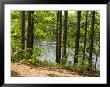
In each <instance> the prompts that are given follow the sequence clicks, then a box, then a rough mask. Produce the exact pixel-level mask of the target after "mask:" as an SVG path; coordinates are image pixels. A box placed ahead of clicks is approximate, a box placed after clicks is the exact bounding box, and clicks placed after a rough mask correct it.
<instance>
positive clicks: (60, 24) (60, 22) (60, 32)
mask: <svg viewBox="0 0 110 87" xmlns="http://www.w3.org/2000/svg"><path fill="white" fill-rule="evenodd" d="M59 16H60V17H59V61H58V62H59V63H60V60H61V44H62V43H61V41H62V11H60V12H59Z"/></svg>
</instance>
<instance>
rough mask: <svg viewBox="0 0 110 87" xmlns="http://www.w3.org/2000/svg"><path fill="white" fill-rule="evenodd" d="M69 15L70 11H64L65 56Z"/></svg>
mask: <svg viewBox="0 0 110 87" xmlns="http://www.w3.org/2000/svg"><path fill="white" fill-rule="evenodd" d="M67 16H68V11H64V33H63V55H62V58H63V57H66V44H67Z"/></svg>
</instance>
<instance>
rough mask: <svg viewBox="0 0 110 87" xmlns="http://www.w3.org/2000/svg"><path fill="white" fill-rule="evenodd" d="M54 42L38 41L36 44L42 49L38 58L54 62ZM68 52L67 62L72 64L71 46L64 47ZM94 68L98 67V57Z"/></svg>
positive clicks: (72, 52) (72, 50)
mask: <svg viewBox="0 0 110 87" xmlns="http://www.w3.org/2000/svg"><path fill="white" fill-rule="evenodd" d="M55 44H56V43H55V42H48V43H39V44H37V46H39V47H40V48H42V49H43V52H42V53H41V54H40V56H38V57H37V58H39V59H40V60H42V61H44V60H46V61H49V62H55V60H56V45H55ZM66 51H67V54H68V60H67V63H69V64H73V62H74V49H73V48H67V49H66ZM93 58H94V59H93V64H95V58H96V57H95V55H94V56H93ZM96 68H97V69H100V58H98V59H97V64H96Z"/></svg>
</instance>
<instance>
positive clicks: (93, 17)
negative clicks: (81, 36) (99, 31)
mask: <svg viewBox="0 0 110 87" xmlns="http://www.w3.org/2000/svg"><path fill="white" fill-rule="evenodd" d="M91 15H92V21H91V34H90V52H89V69H90V70H91V69H92V52H93V37H94V22H95V11H92V12H91Z"/></svg>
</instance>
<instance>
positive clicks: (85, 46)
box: [83, 11, 88, 60]
mask: <svg viewBox="0 0 110 87" xmlns="http://www.w3.org/2000/svg"><path fill="white" fill-rule="evenodd" d="M85 18H86V20H85V34H84V50H83V60H84V59H85V49H86V33H87V18H88V11H87V12H86V16H85Z"/></svg>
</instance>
